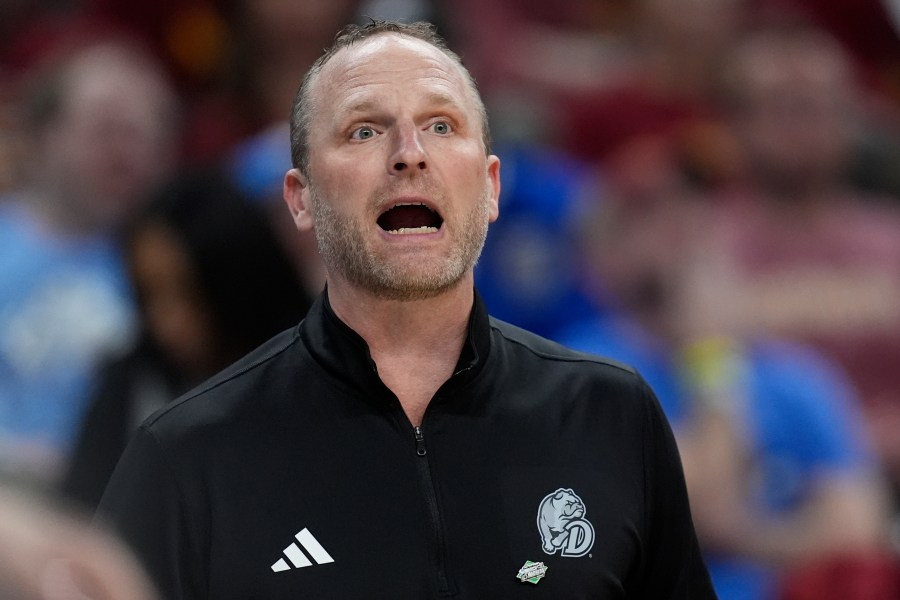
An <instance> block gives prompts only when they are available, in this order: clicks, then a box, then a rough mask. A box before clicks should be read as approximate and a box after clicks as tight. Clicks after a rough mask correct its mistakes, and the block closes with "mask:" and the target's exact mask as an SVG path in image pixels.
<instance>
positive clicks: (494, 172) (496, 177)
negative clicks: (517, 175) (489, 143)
mask: <svg viewBox="0 0 900 600" xmlns="http://www.w3.org/2000/svg"><path fill="white" fill-rule="evenodd" d="M487 178H488V185H489V186H490V188H491V197H490V199H489V202H490V204H491V209H490V219H489V222H490V223H493V222H494V221H496V220H497V218H498V217H499V216H500V159H499V158H498V157H497V156H495V155H493V154H491V155H490V156H488V165H487Z"/></svg>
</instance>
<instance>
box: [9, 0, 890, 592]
mask: <svg viewBox="0 0 900 600" xmlns="http://www.w3.org/2000/svg"><path fill="white" fill-rule="evenodd" d="M369 17H381V18H401V19H404V20H417V19H427V20H431V21H433V22H435V23H436V24H437V25H438V27H439V29H440V31H441V32H442V33H443V34H444V35H445V36H446V37H448V39H449V40H450V45H451V47H453V48H455V49H456V50H457V51H459V53H460V54H461V55H462V57H463V61H464V63H465V64H466V65H467V66H468V67H469V69H470V70H471V71H472V73H473V74H474V76H475V78H476V80H477V82H478V84H479V87H480V89H481V92H482V94H483V96H484V99H485V102H486V105H487V107H488V110H489V113H490V118H491V123H492V134H493V138H494V139H493V143H494V152H495V153H496V154H498V155H499V156H500V158H501V161H502V169H501V176H502V187H503V189H502V196H501V202H500V209H501V218H500V220H499V221H498V222H497V223H496V224H494V225H493V226H492V229H491V233H490V235H489V237H488V242H487V245H486V247H485V252H484V255H483V256H482V258H481V260H480V262H479V265H478V267H477V268H476V280H477V284H478V288H479V290H480V292H481V294H482V295H483V296H484V298H485V300H486V302H487V304H488V307H489V309H490V311H491V312H492V314H494V315H495V316H497V317H499V318H501V319H504V320H507V321H510V322H513V323H515V324H517V325H520V326H522V327H525V328H527V329H531V330H533V331H536V332H537V333H540V334H542V335H545V336H547V337H550V338H552V339H556V340H558V341H561V342H563V343H565V344H568V345H571V346H573V347H576V348H580V349H584V350H587V351H590V352H594V353H598V354H602V355H605V356H608V357H611V358H614V359H616V360H619V361H622V362H626V363H629V364H632V365H634V366H635V367H637V368H638V370H639V371H640V372H641V373H642V374H643V375H644V377H645V378H646V379H647V380H648V381H649V382H650V384H651V386H652V387H653V388H654V390H655V391H656V393H657V395H658V396H659V400H660V403H661V404H662V406H663V408H664V410H665V411H666V414H667V415H668V417H669V419H670V421H671V422H672V425H673V428H674V429H675V432H676V436H677V438H678V443H679V450H680V452H681V455H682V460H683V462H684V465H685V471H686V477H687V481H688V487H689V491H690V495H691V504H692V510H693V514H694V519H695V524H696V527H697V530H698V533H699V535H700V537H701V543H702V545H703V547H704V552H705V554H706V558H707V561H708V563H709V565H710V569H711V573H712V576H713V579H714V583H715V585H716V588H717V591H718V592H719V594H720V597H721V598H722V599H723V600H806V599H816V600H830V599H835V600H837V599H840V600H897V599H900V3H898V2H895V1H893V0H856V1H854V2H851V1H849V0H630V1H626V0H602V1H601V0H562V1H558V2H552V3H547V2H542V1H537V0H492V1H491V2H482V1H476V0H430V1H428V0H368V1H363V0H303V1H302V2H301V1H295V0H153V1H150V0H134V1H132V2H127V3H125V2H117V1H115V0H80V1H78V0H68V1H67V0H42V1H35V0H7V1H6V2H3V3H0V473H2V479H0V480H2V482H3V485H2V487H9V488H14V489H20V488H23V487H24V488H26V489H28V490H31V492H29V493H35V494H37V495H40V496H42V497H43V496H50V497H52V498H65V499H66V500H67V501H68V502H70V503H71V506H73V507H75V510H77V511H84V512H85V513H88V512H89V511H90V509H91V508H92V507H93V506H94V505H95V504H96V502H97V500H98V499H99V495H100V494H101V493H102V490H103V487H104V485H105V482H106V478H107V477H108V475H109V473H110V472H111V470H112V468H113V466H114V465H115V463H116V461H117V459H118V456H119V453H120V452H121V450H122V448H123V447H124V444H125V441H126V440H127V439H128V436H129V435H130V433H131V432H132V431H133V430H134V429H135V428H136V427H137V425H138V423H140V421H141V420H142V419H144V418H145V417H146V416H147V415H149V414H150V413H151V412H153V411H154V410H156V409H157V408H159V407H161V406H163V405H164V404H165V403H166V402H168V401H169V400H171V399H173V398H175V397H176V396H177V395H179V394H180V393H181V392H183V391H186V390H187V389H189V388H190V387H192V386H193V385H195V384H197V383H198V382H200V381H201V380H203V379H205V378H206V377H209V376H210V375H212V374H213V373H215V372H216V371H218V370H219V369H221V368H223V367H224V366H226V365H227V364H229V363H230V362H231V361H233V360H235V359H236V358H237V357H239V356H241V355H243V354H244V353H246V352H247V351H249V350H250V349H252V348H253V347H255V346H256V345H258V344H259V343H261V342H262V341H263V340H265V339H267V338H268V337H270V336H271V335H274V334H275V333H277V332H278V331H280V330H283V329H286V328H288V327H290V326H292V325H293V324H296V323H297V322H298V321H299V320H300V319H301V318H302V317H303V315H304V314H305V311H306V309H307V307H308V305H309V302H310V300H311V298H312V297H313V296H314V295H315V294H317V293H318V292H319V291H320V290H321V287H322V282H323V280H322V274H321V267H320V263H319V260H318V257H317V255H316V251H315V246H314V242H313V240H312V239H310V238H309V236H302V235H300V234H298V233H297V232H296V230H294V228H293V224H292V222H291V220H290V219H289V217H288V214H287V212H286V210H285V208H284V206H283V204H282V202H281V182H282V177H283V174H284V172H285V170H286V169H288V168H289V167H290V164H289V161H290V158H289V149H288V136H287V117H288V111H289V106H290V103H291V100H292V98H293V95H294V93H295V91H296V88H297V86H298V84H299V82H300V79H301V77H302V75H303V73H304V72H305V71H306V69H307V68H308V67H309V65H310V64H311V63H312V61H313V60H315V58H317V57H318V55H319V54H320V52H321V50H322V48H323V47H324V46H326V45H327V44H328V43H329V41H330V40H331V38H332V36H333V34H334V32H335V31H336V30H337V29H338V28H339V27H340V26H341V25H342V24H344V23H346V22H351V21H364V20H365V19H366V18H369ZM34 490H38V491H37V492H35V491H34ZM17 493H18V492H17ZM13 498H14V499H15V498H18V496H13ZM0 500H3V498H2V497H0ZM9 504H10V508H9V512H10V514H11V515H16V514H19V515H20V518H21V520H22V522H24V523H31V522H37V521H36V519H37V520H39V519H38V517H39V516H40V515H39V514H38V513H37V512H35V509H34V507H31V508H27V504H28V502H22V501H20V500H15V501H13V502H10V503H9ZM16 511H19V512H16ZM4 512H5V511H4V509H3V502H0V513H4ZM48 512H53V514H54V515H55V517H54V518H55V519H57V520H58V523H57V521H54V523H57V524H56V525H53V526H47V527H44V528H40V527H39V529H41V535H42V536H44V535H45V536H47V538H48V539H50V540H52V539H61V537H60V536H62V535H63V533H61V532H64V531H71V530H72V529H73V528H75V529H77V528H78V527H80V525H81V523H80V521H79V520H78V519H76V518H75V517H73V516H71V515H69V514H67V513H62V512H54V511H50V509H48ZM36 515H37V516H36ZM15 518H17V517H9V516H7V515H6V514H0V519H15ZM0 530H2V527H0ZM23 531H24V530H23V529H22V528H20V529H19V530H16V531H13V532H12V533H10V534H9V539H10V540H16V539H17V538H16V535H24V533H23ZM78 531H80V529H78ZM66 535H68V534H66ZM98 535H102V534H98ZM53 536H56V537H53ZM35 539H37V537H35ZM41 539H42V540H43V541H41V543H45V542H46V543H51V542H47V541H46V540H44V539H43V538H41ZM95 541H96V544H97V548H98V550H97V552H98V553H97V555H96V556H97V560H96V561H95V562H94V563H92V565H93V566H91V569H97V573H102V572H103V571H102V569H103V567H102V563H103V561H102V560H101V559H102V558H103V556H105V555H104V552H110V548H112V547H113V546H112V545H113V544H115V541H114V540H108V539H106V538H105V537H100V538H98V539H97V540H95ZM14 543H16V542H14V541H12V542H10V541H7V535H6V534H5V533H4V534H3V535H2V536H0V590H3V589H5V588H4V587H3V586H4V585H7V582H8V581H11V582H15V581H20V579H21V578H19V579H17V577H18V576H19V574H20V571H17V570H16V569H20V565H19V562H21V561H15V560H11V559H10V558H9V557H8V556H7V554H8V551H7V549H6V547H7V546H9V545H10V544H14ZM60 544H62V542H60ZM37 554H38V553H36V555H37ZM10 556H12V555H10ZM23 560H24V559H23ZM36 560H37V559H36ZM86 564H87V561H86ZM85 568H87V567H85ZM43 572H44V571H41V573H43ZM93 577H96V578H100V579H102V575H98V574H95V575H93ZM100 579H98V581H99V580H100ZM135 580H136V581H141V580H140V574H139V573H136V575H135ZM22 581H24V580H22ZM117 583H118V582H117ZM10 585H11V584H10ZM17 585H20V587H22V588H23V589H26V588H27V586H26V584H24V583H19V584H17ZM28 585H31V584H30V583H29V584H28ZM42 585H44V584H42ZM95 585H99V584H95ZM109 585H113V584H112V583H110V584H109ZM16 589H19V588H16ZM28 589H30V588H28ZM22 593H24V594H26V595H24V596H23V597H24V598H32V597H35V598H37V597H50V596H48V595H44V596H41V595H37V594H38V592H35V595H28V593H26V592H22ZM140 594H150V592H149V591H147V590H138V591H135V592H134V595H133V596H132V597H135V598H137V597H144V596H142V595H140ZM17 597H18V596H17ZM60 597H62V596H60ZM109 597H116V596H114V595H110V596H109ZM147 597H149V596H147Z"/></svg>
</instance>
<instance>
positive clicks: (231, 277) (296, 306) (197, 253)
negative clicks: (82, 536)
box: [63, 172, 310, 508]
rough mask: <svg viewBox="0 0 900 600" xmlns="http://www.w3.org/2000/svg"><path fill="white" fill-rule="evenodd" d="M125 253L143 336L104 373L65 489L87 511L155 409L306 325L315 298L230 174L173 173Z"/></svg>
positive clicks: (131, 232)
mask: <svg viewBox="0 0 900 600" xmlns="http://www.w3.org/2000/svg"><path fill="white" fill-rule="evenodd" d="M285 217H287V215H285ZM124 246H125V249H126V253H127V258H128V267H129V271H130V274H131V281H132V283H133V285H134V288H135V290H136V291H137V296H138V304H139V307H140V322H141V326H142V330H143V333H142V336H141V338H140V340H139V341H138V343H137V344H136V345H135V347H134V348H133V349H132V350H131V351H130V352H128V353H127V354H126V355H124V356H123V357H118V358H115V359H114V360H111V361H110V362H109V363H107V364H106V365H105V366H104V368H103V369H102V371H101V375H100V376H99V378H98V379H99V381H98V385H97V386H96V388H95V393H94V395H93V397H92V401H91V405H90V409H89V411H88V413H87V417H86V419H85V421H84V424H83V425H82V428H81V432H80V435H79V438H78V442H77V444H76V446H75V450H74V453H73V457H72V460H71V466H70V469H69V471H68V473H67V476H66V478H65V482H64V486H63V488H64V492H65V493H66V495H67V496H69V497H71V498H72V499H74V500H77V501H78V502H79V503H81V504H83V505H86V506H88V507H91V508H93V507H94V506H95V505H96V503H97V501H99V499H100V496H101V494H102V493H103V490H104V488H105V486H106V482H107V479H108V478H109V475H110V474H111V473H112V470H113V467H115V465H116V462H117V461H118V458H119V455H120V454H121V452H122V450H123V449H124V448H125V443H126V442H127V440H128V438H129V437H130V435H131V433H132V432H133V431H134V430H135V429H137V426H138V425H139V424H140V423H141V422H142V421H143V420H144V419H145V418H146V417H147V416H149V415H150V413H152V412H153V411H155V410H156V409H158V408H161V407H162V406H164V405H165V404H166V403H168V402H169V401H170V400H172V399H174V398H175V397H177V396H179V395H180V394H181V393H183V392H185V391H187V390H188V389H189V388H190V387H192V386H194V385H196V384H199V383H200V382H201V381H204V380H206V379H207V378H209V377H210V376H212V375H214V374H215V373H216V372H218V371H219V370H221V369H223V368H224V367H226V366H227V365H228V364H230V363H231V362H232V361H234V360H236V359H238V358H240V357H241V356H243V355H244V354H247V353H248V352H250V351H251V350H253V349H254V348H255V347H256V346H258V345H260V344H262V343H263V342H264V341H266V340H267V339H269V338H270V337H272V336H273V335H275V334H276V333H279V332H281V331H282V330H284V329H287V328H288V327H291V326H292V325H295V324H297V323H299V322H300V320H301V319H302V318H303V316H304V315H305V314H306V310H307V308H308V307H309V303H310V297H309V296H308V295H307V294H306V292H305V291H304V290H303V289H302V286H301V283H300V281H299V279H298V277H297V275H296V273H295V271H294V270H293V267H292V264H291V261H290V259H289V258H288V257H287V256H286V255H285V253H284V251H283V249H282V246H281V245H280V243H279V242H278V240H277V239H276V238H275V236H274V234H273V232H272V231H271V229H270V227H269V224H268V222H267V220H266V219H265V217H264V216H263V215H262V213H260V212H259V211H258V210H257V207H255V206H253V205H251V204H249V203H248V202H247V201H246V200H245V199H244V198H243V197H242V196H241V195H240V194H239V193H238V192H237V191H236V190H235V188H234V187H233V186H232V185H231V184H230V183H229V181H228V180H227V179H225V177H224V175H219V174H217V173H213V172H196V173H185V174H183V175H181V176H179V177H177V178H176V179H175V180H174V181H172V182H171V183H170V184H168V185H167V186H165V187H164V188H163V189H162V190H161V192H159V193H158V194H157V196H156V199H155V200H154V201H153V202H152V203H151V204H150V206H149V207H148V208H147V209H146V210H145V211H143V212H142V213H141V214H140V215H139V216H138V217H137V218H136V219H135V220H134V221H133V222H132V223H131V226H130V227H129V228H128V230H127V235H126V237H125V240H124Z"/></svg>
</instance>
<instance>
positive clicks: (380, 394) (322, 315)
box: [300, 288, 491, 402]
mask: <svg viewBox="0 0 900 600" xmlns="http://www.w3.org/2000/svg"><path fill="white" fill-rule="evenodd" d="M300 338H301V340H302V341H303V344H304V346H305V347H306V349H307V351H308V352H309V353H310V354H311V355H312V357H313V358H314V359H315V360H316V362H318V363H319V364H320V365H321V366H322V367H323V368H324V369H325V370H326V371H327V372H328V373H329V374H330V375H331V376H332V377H335V378H336V379H338V380H339V381H340V382H341V383H342V384H343V385H349V386H351V387H353V388H355V389H357V390H358V391H362V392H363V394H364V395H365V396H366V397H375V398H382V399H384V400H388V399H390V400H391V401H393V402H395V401H396V399H395V398H394V395H393V393H391V391H390V390H389V389H388V388H387V386H385V385H384V383H383V382H382V381H381V378H380V377H379V376H378V368H377V366H376V365H375V361H373V360H372V355H371V353H370V352H369V346H368V344H367V343H366V341H365V340H364V339H363V338H362V336H360V335H359V334H358V333H356V331H354V330H353V329H352V328H350V326H348V325H347V324H346V323H344V322H343V321H341V319H340V318H339V317H338V316H337V315H336V314H335V312H334V310H332V308H331V303H330V302H329V301H328V289H327V288H326V289H325V290H324V291H323V292H322V293H321V294H320V295H319V297H318V298H316V300H315V302H313V305H312V306H311V307H310V309H309V312H308V313H307V315H306V318H305V319H304V320H303V322H302V323H301V325H300ZM490 338H491V334H490V319H489V316H488V313H487V308H486V307H485V304H484V301H483V300H482V298H481V296H480V295H479V294H478V292H477V290H476V291H475V294H474V302H473V304H472V312H471V314H470V315H469V324H468V333H467V335H466V341H465V343H464V344H463V348H462V351H461V352H460V356H459V359H458V360H457V363H456V368H455V369H454V374H453V375H452V376H451V378H450V380H449V381H447V382H446V383H445V384H444V386H443V387H442V388H441V389H442V391H445V390H447V389H448V388H449V387H452V388H456V387H458V386H460V385H462V384H464V383H466V382H468V381H471V380H472V379H473V378H474V377H475V376H476V375H477V374H478V373H479V372H480V371H481V369H482V368H483V366H484V364H485V361H486V359H487V357H488V354H489V351H490V346H491V343H490Z"/></svg>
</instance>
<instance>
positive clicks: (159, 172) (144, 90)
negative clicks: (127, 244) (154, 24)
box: [0, 37, 177, 483]
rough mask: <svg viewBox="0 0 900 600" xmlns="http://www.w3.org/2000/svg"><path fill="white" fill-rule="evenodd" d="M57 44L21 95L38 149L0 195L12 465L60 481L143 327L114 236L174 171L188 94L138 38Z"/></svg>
mask: <svg viewBox="0 0 900 600" xmlns="http://www.w3.org/2000/svg"><path fill="white" fill-rule="evenodd" d="M65 48H66V49H67V50H68V51H67V52H65V53H63V51H62V50H60V51H59V52H58V54H53V55H52V56H51V57H50V58H48V60H47V64H46V65H42V67H44V68H42V69H40V70H39V71H38V72H37V75H36V77H35V79H34V81H33V82H32V85H31V86H30V87H29V88H28V91H29V92H30V93H28V94H27V95H26V97H25V99H24V102H23V105H22V112H23V115H24V117H25V122H26V132H27V137H28V141H29V150H30V152H29V153H28V155H27V159H26V162H25V164H24V165H23V171H24V173H23V176H24V181H23V185H22V187H21V189H18V190H16V191H15V192H13V193H12V194H10V195H9V196H6V197H2V198H0V468H2V469H3V470H5V471H8V472H13V473H15V474H16V475H17V476H19V477H23V478H26V479H36V480H39V481H41V482H42V483H55V481H56V480H57V477H58V476H59V474H60V471H61V469H62V468H64V467H65V463H66V460H67V458H68V453H69V451H70V445H71V442H72V440H73V439H74V437H75V434H76V433H77V429H78V424H79V423H80V421H81V418H82V416H83V411H84V409H85V406H86V402H87V398H88V390H89V388H90V386H91V382H92V373H93V371H94V369H95V368H96V367H97V365H98V362H99V361H100V359H102V358H103V357H104V356H106V355H108V354H111V353H116V352H120V351H121V350H122V349H123V348H124V347H126V346H127V345H128V343H130V341H131V337H132V334H133V333H134V328H135V324H134V315H133V311H134V309H133V301H132V298H131V292H130V290H129V289H128V284H127V281H126V277H125V274H124V268H123V265H122V259H121V255H120V251H119V250H118V248H117V247H116V244H115V243H114V237H115V235H116V234H117V232H118V229H119V228H120V226H121V224H122V222H123V221H125V220H127V219H128V218H129V217H130V215H131V214H132V212H133V211H134V210H135V209H136V208H137V207H138V206H139V205H140V203H141V202H142V201H143V197H144V195H145V194H146V192H147V190H148V189H149V188H152V187H154V186H156V185H158V184H159V182H160V181H161V180H162V179H163V178H164V177H165V176H166V174H167V173H168V167H169V165H170V163H171V157H172V155H173V148H174V144H175V138H176V120H175V113H176V110H177V106H176V98H175V95H174V92H173V90H172V89H171V86H170V84H169V82H168V80H167V78H166V77H165V74H164V72H163V71H162V68H161V67H160V66H159V65H158V64H157V63H156V61H155V59H154V58H153V57H152V56H151V55H149V54H147V52H146V50H144V49H143V48H142V47H140V46H138V45H137V44H135V43H134V42H132V41H130V40H129V39H127V38H118V37H112V38H108V37H101V38H98V39H92V40H91V41H89V42H84V43H82V44H81V45H77V46H76V47H75V48H74V49H69V47H68V46H65Z"/></svg>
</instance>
